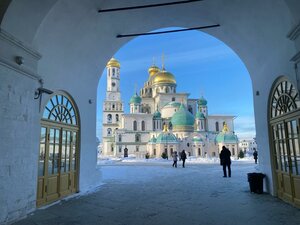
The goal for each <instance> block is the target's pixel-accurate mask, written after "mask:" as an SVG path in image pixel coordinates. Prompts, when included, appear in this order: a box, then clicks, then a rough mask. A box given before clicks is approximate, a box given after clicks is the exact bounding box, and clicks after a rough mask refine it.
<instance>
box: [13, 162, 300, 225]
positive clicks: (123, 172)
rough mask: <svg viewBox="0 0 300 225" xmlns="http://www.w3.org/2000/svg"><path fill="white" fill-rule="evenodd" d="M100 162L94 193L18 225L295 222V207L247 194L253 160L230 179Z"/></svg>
mask: <svg viewBox="0 0 300 225" xmlns="http://www.w3.org/2000/svg"><path fill="white" fill-rule="evenodd" d="M171 164H172V162H171V161H170V163H169V164H168V163H161V164H146V163H137V164H134V165H133V164H125V163H120V164H118V163H117V164H113V165H104V166H101V171H102V174H103V185H102V186H101V187H100V188H99V189H98V190H97V191H95V192H94V193H91V194H89V195H84V196H79V197H75V198H71V199H69V200H64V201H61V202H60V203H58V204H56V205H53V206H51V207H48V208H46V209H40V210H37V211H35V212H34V213H33V215H30V216H28V217H27V218H26V219H24V220H22V221H19V222H17V223H15V224H18V225H29V224H34V225H60V224H63V225H79V224H80V225H95V224H101V225H143V224H144V225H150V224H151V225H160V224H161V225H176V224H180V225H185V224H187V225H238V224H241V225H260V224H263V225H284V224H288V225H299V224H300V209H297V208H294V207H293V206H291V205H289V204H286V203H284V202H282V201H280V200H278V199H276V198H274V197H272V196H270V195H268V194H261V195H258V194H253V193H252V194H251V193H250V192H249V185H248V182H247V173H248V172H255V170H256V169H257V168H256V166H255V165H254V164H253V163H251V164H250V163H245V162H244V163H243V162H239V163H238V162H234V163H233V165H232V177H231V178H223V177H222V175H223V174H222V168H221V166H219V165H217V164H207V165H203V164H200V165H199V164H198V165H191V164H188V163H187V167H186V168H181V167H180V166H179V167H178V168H172V167H171Z"/></svg>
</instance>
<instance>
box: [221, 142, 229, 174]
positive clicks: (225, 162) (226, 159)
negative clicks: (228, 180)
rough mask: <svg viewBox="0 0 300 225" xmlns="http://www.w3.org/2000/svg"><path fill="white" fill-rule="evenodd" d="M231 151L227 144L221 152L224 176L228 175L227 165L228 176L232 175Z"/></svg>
mask: <svg viewBox="0 0 300 225" xmlns="http://www.w3.org/2000/svg"><path fill="white" fill-rule="evenodd" d="M230 156H231V153H230V151H229V149H228V148H226V147H225V146H223V147H222V151H221V153H220V163H221V165H222V166H223V173H224V176H223V177H227V173H226V167H227V168H228V176H229V177H231V168H230V165H231V159H230Z"/></svg>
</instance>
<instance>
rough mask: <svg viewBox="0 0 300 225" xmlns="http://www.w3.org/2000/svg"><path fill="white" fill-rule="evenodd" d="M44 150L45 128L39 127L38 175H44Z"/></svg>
mask: <svg viewBox="0 0 300 225" xmlns="http://www.w3.org/2000/svg"><path fill="white" fill-rule="evenodd" d="M45 150H46V128H45V127H42V128H41V140H40V153H39V165H38V176H44V172H45V171H44V168H45Z"/></svg>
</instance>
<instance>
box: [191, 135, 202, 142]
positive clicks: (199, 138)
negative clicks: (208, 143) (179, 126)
mask: <svg viewBox="0 0 300 225" xmlns="http://www.w3.org/2000/svg"><path fill="white" fill-rule="evenodd" d="M193 142H203V139H202V138H201V137H197V136H195V137H193Z"/></svg>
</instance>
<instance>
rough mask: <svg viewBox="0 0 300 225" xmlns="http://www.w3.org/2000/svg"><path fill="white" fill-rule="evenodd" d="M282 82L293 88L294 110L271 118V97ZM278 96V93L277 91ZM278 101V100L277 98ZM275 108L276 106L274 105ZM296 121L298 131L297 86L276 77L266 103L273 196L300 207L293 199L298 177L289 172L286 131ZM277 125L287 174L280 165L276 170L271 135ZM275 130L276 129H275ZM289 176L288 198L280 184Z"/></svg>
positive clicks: (284, 77) (299, 144)
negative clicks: (283, 145) (281, 135)
mask: <svg viewBox="0 0 300 225" xmlns="http://www.w3.org/2000/svg"><path fill="white" fill-rule="evenodd" d="M283 82H288V83H290V84H291V85H292V86H293V88H294V94H295V95H296V96H295V99H294V100H295V104H293V107H294V109H292V110H290V111H288V110H287V112H284V113H283V114H280V115H278V116H275V117H274V116H273V117H272V107H273V105H272V103H273V102H272V101H273V96H275V92H276V91H277V87H278V86H279V85H280V84H281V83H283ZM285 88H286V87H285ZM277 94H278V91H277ZM289 94H292V92H290V93H289ZM283 95H284V94H282V95H279V97H280V96H283ZM278 99H279V98H278ZM276 106H277V105H276ZM293 120H296V123H297V128H298V129H299V130H300V127H299V125H300V103H299V90H298V88H297V85H295V84H294V83H293V82H292V81H290V79H289V78H287V77H286V76H280V77H278V78H277V79H276V80H275V81H274V83H273V85H272V88H271V91H270V95H269V101H268V132H269V135H268V136H269V146H270V158H271V167H272V168H271V170H272V175H273V180H274V182H273V190H274V194H275V196H277V197H278V198H280V199H282V200H284V201H286V202H288V203H290V204H292V205H294V206H297V207H300V205H299V204H298V203H297V201H298V200H297V199H295V197H296V195H295V187H294V179H293V178H294V177H295V176H296V177H298V176H299V175H295V174H293V173H292V172H291V169H292V165H291V162H292V161H291V154H290V151H291V149H290V143H289V141H288V140H289V137H288V129H287V123H288V122H290V121H293ZM278 124H282V125H283V126H284V127H283V132H284V135H285V138H284V140H285V141H286V143H285V144H286V151H287V152H286V154H287V160H288V162H287V163H288V165H287V166H288V172H285V171H284V169H283V168H281V166H280V165H278V167H280V169H279V171H278V170H277V168H276V164H277V162H276V160H277V159H276V158H275V156H276V153H275V151H276V149H275V145H274V143H275V139H274V133H273V126H277V125H278ZM276 129H277V128H276ZM299 130H298V148H300V132H299ZM280 161H281V164H282V159H281V157H280ZM298 171H299V169H298ZM279 175H280V176H281V179H280V180H279ZM285 175H286V176H289V179H288V180H289V181H290V182H289V185H290V188H291V196H288V194H287V193H285V192H284V184H282V182H283V183H284V176H285ZM279 186H281V188H279Z"/></svg>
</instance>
